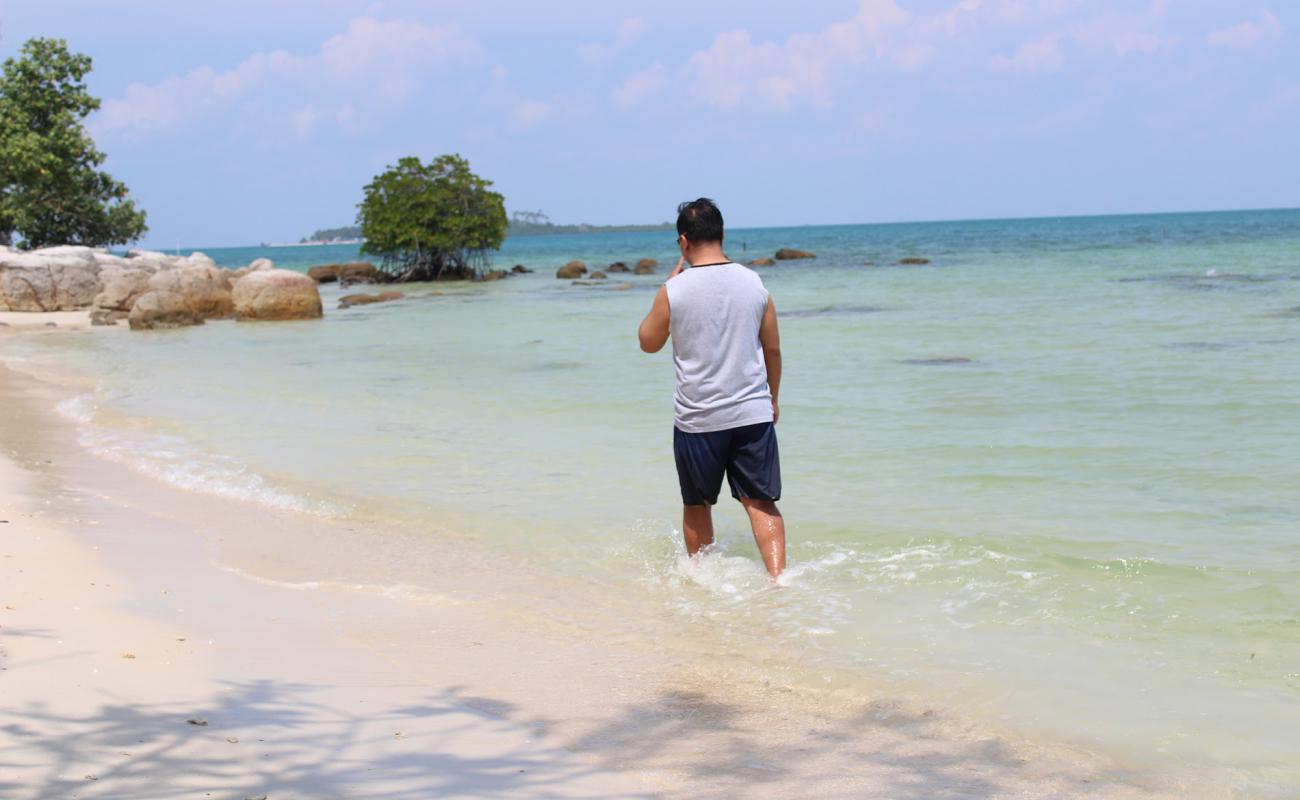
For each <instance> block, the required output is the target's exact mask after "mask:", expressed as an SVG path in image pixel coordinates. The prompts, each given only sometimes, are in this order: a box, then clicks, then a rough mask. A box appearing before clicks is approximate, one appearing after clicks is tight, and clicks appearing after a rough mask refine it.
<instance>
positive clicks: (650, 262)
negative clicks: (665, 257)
mask: <svg viewBox="0 0 1300 800" xmlns="http://www.w3.org/2000/svg"><path fill="white" fill-rule="evenodd" d="M636 266H637V268H640V267H651V268H654V267H657V266H659V262H658V261H656V260H654V259H653V258H643V259H641V260H640V261H638V262H636Z"/></svg>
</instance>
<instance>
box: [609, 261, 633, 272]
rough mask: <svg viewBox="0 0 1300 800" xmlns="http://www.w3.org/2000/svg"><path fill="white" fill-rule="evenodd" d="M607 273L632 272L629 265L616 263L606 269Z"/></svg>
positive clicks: (620, 262)
mask: <svg viewBox="0 0 1300 800" xmlns="http://www.w3.org/2000/svg"><path fill="white" fill-rule="evenodd" d="M605 271H606V272H629V271H630V270H629V269H628V267H627V264H624V263H623V262H622V261H615V262H614V263H613V264H610V265H609V266H608V267H606V268H605Z"/></svg>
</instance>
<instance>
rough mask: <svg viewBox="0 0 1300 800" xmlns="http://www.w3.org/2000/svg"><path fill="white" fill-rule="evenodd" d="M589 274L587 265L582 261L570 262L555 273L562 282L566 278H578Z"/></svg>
mask: <svg viewBox="0 0 1300 800" xmlns="http://www.w3.org/2000/svg"><path fill="white" fill-rule="evenodd" d="M586 274H587V265H586V264H584V263H582V262H581V261H577V260H574V261H570V262H569V263H567V264H565V265H564V266H562V267H560V268H559V269H557V270H556V271H555V277H557V278H560V279H561V280H563V279H565V278H577V277H580V276H582V275H586Z"/></svg>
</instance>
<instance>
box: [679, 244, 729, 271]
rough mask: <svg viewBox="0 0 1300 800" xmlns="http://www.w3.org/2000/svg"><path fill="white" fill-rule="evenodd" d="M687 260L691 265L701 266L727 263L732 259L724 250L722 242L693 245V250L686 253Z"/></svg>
mask: <svg viewBox="0 0 1300 800" xmlns="http://www.w3.org/2000/svg"><path fill="white" fill-rule="evenodd" d="M686 260H687V261H689V262H690V264H691V266H693V267H699V266H703V265H705V264H725V263H727V262H728V261H730V260H731V259H729V258H727V254H726V253H724V252H722V245H720V244H706V245H701V246H699V247H692V248H691V251H690V252H689V253H687V254H686Z"/></svg>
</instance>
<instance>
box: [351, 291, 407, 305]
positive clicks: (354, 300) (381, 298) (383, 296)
mask: <svg viewBox="0 0 1300 800" xmlns="http://www.w3.org/2000/svg"><path fill="white" fill-rule="evenodd" d="M405 296H406V295H404V294H402V293H401V292H380V293H379V294H345V295H343V296H342V297H340V298H339V308H351V307H352V306H365V305H370V304H371V303H387V302H388V301H390V300H401V299H402V298H403V297H405Z"/></svg>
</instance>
